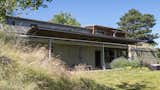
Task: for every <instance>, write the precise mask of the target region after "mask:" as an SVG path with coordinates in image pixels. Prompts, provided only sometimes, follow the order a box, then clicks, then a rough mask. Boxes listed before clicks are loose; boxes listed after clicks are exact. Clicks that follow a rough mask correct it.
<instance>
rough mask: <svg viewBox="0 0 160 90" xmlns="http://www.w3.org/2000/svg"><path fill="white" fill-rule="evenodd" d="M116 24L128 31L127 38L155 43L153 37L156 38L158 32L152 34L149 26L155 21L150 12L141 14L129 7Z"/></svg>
mask: <svg viewBox="0 0 160 90" xmlns="http://www.w3.org/2000/svg"><path fill="white" fill-rule="evenodd" d="M117 24H118V26H119V28H120V29H121V30H126V31H128V35H127V36H128V37H129V38H134V39H140V40H146V41H147V42H148V43H150V44H155V42H154V39H156V38H158V34H152V29H151V28H152V27H153V26H154V25H155V24H156V23H155V18H154V16H153V15H151V14H142V13H140V12H139V11H137V10H135V9H131V10H129V11H128V12H127V13H125V15H124V16H122V17H121V18H120V21H119V22H118V23H117Z"/></svg>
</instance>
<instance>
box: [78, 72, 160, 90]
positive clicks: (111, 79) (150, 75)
mask: <svg viewBox="0 0 160 90" xmlns="http://www.w3.org/2000/svg"><path fill="white" fill-rule="evenodd" d="M75 75H76V77H78V78H79V77H83V78H84V77H85V78H89V79H92V80H94V81H95V82H97V83H99V84H102V85H106V86H108V87H112V88H113V89H115V90H160V71H150V70H147V69H119V70H106V71H91V72H79V73H76V74H75Z"/></svg>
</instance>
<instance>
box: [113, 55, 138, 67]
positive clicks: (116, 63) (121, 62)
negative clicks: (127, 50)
mask: <svg viewBox="0 0 160 90" xmlns="http://www.w3.org/2000/svg"><path fill="white" fill-rule="evenodd" d="M128 66H130V67H132V68H137V67H140V66H141V64H140V61H139V60H132V61H129V60H127V59H126V58H124V57H120V58H117V59H115V60H113V61H112V62H111V68H124V67H128Z"/></svg>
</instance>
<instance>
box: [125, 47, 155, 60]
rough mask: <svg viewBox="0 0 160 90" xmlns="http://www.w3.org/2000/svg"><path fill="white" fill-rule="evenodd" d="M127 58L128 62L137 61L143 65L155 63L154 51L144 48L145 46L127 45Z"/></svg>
mask: <svg viewBox="0 0 160 90" xmlns="http://www.w3.org/2000/svg"><path fill="white" fill-rule="evenodd" d="M128 57H129V59H130V60H133V59H138V60H141V61H143V62H145V63H157V56H156V50H155V49H154V48H151V47H150V48H149V47H146V45H145V46H144V45H141V46H135V45H129V47H128Z"/></svg>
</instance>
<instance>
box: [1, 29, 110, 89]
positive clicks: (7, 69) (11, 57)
mask: <svg viewBox="0 0 160 90" xmlns="http://www.w3.org/2000/svg"><path fill="white" fill-rule="evenodd" d="M1 33H2V32H1ZM2 35H3V36H1V37H0V42H1V43H0V46H1V47H0V90H112V88H110V87H108V86H106V85H101V84H98V83H96V82H95V81H93V80H91V79H86V78H74V77H72V76H73V75H72V74H71V73H70V72H69V71H67V70H66V67H65V65H64V63H63V62H62V61H61V60H59V59H58V58H55V57H53V58H52V59H48V58H47V57H46V56H47V50H46V49H45V48H44V47H34V48H33V47H28V46H22V45H21V44H19V43H16V42H13V41H11V42H12V43H11V42H10V39H11V38H10V36H9V35H7V34H6V33H5V32H3V34H2ZM6 38H9V40H6ZM13 40H16V39H13Z"/></svg>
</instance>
